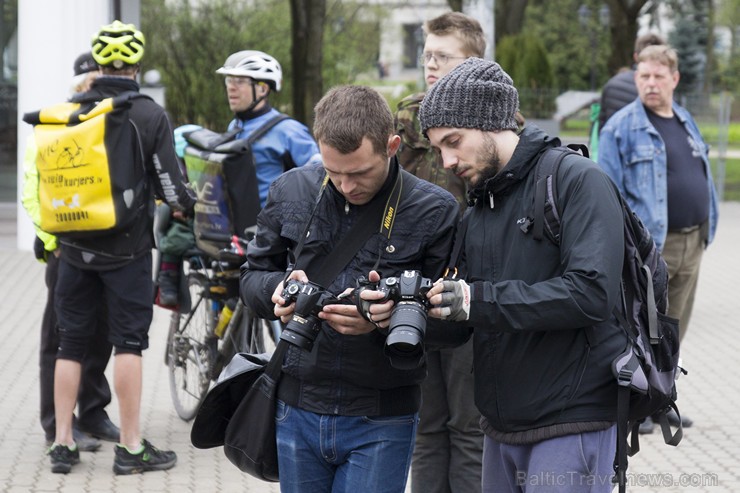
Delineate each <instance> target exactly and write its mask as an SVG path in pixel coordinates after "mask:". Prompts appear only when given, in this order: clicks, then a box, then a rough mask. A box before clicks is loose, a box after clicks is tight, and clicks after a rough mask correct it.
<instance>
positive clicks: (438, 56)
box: [419, 53, 468, 65]
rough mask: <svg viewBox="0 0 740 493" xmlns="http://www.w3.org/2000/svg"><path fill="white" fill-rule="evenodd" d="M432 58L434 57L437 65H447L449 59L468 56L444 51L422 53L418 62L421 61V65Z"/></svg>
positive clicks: (459, 58) (460, 58)
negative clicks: (454, 54) (447, 53)
mask: <svg viewBox="0 0 740 493" xmlns="http://www.w3.org/2000/svg"><path fill="white" fill-rule="evenodd" d="M432 58H434V61H435V62H437V64H438V65H447V63H448V62H449V61H450V60H462V59H465V58H468V57H466V56H450V55H446V54H444V53H422V54H421V56H420V57H419V63H421V64H422V65H426V64H427V63H429V60H431V59H432Z"/></svg>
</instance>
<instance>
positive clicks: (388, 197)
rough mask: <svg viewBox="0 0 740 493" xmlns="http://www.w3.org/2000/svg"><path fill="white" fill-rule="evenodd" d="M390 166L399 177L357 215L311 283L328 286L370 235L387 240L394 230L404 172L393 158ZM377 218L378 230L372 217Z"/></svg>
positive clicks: (298, 248) (296, 254) (298, 251)
mask: <svg viewBox="0 0 740 493" xmlns="http://www.w3.org/2000/svg"><path fill="white" fill-rule="evenodd" d="M392 165H395V166H396V169H397V171H398V174H397V175H396V179H395V181H394V183H393V186H392V187H391V188H389V189H388V190H386V192H385V193H384V194H383V195H382V196H376V197H375V198H374V199H373V200H372V201H370V203H369V204H368V207H367V208H366V209H365V210H364V211H363V212H362V214H360V216H359V217H358V218H357V220H356V222H355V224H354V225H353V226H352V227H351V228H350V229H349V231H347V233H345V235H344V236H343V237H342V239H341V240H340V241H339V243H337V244H336V245H335V246H334V248H333V249H332V251H331V253H330V254H329V255H327V256H326V257H325V258H324V261H323V262H322V263H321V265H320V266H319V268H318V269H316V274H315V275H313V276H312V278H311V281H312V282H314V283H316V284H318V285H320V286H328V285H329V284H331V282H332V281H333V280H334V279H335V278H336V276H337V275H338V274H339V272H341V270H342V269H343V268H344V267H345V266H346V265H347V264H348V263H349V261H350V260H352V258H353V257H354V256H355V255H356V254H357V252H358V251H359V249H360V248H361V247H362V245H363V244H364V243H365V242H366V241H367V240H368V238H370V236H371V235H372V234H373V233H375V232H379V233H380V234H382V235H383V236H385V237H387V238H388V239H390V236H391V231H392V230H393V223H394V222H395V220H396V214H397V212H398V205H399V203H400V202H401V194H402V192H403V173H402V172H401V169H400V166H398V164H397V161H396V160H395V158H394V161H393V163H392ZM322 193H323V190H322V191H320V192H319V196H318V197H317V201H316V205H315V206H314V211H313V212H312V213H311V217H310V219H309V222H308V224H306V228H305V230H304V231H303V234H302V235H301V239H300V241H299V243H298V245H297V246H296V248H295V252H294V258H295V259H296V262H297V259H299V258H300V255H301V250H302V249H303V244H304V242H305V239H306V237H307V236H308V230H309V228H310V226H311V222H312V220H313V217H314V215H315V212H316V209H317V207H318V203H319V201H320V200H321V195H322ZM378 217H380V227H378V223H377V222H376V221H375V220H373V218H378ZM382 253H383V246H382V245H381V246H380V247H379V251H378V258H377V260H376V261H375V265H374V266H373V270H375V269H377V268H378V265H379V264H380V258H381V257H382ZM294 268H295V265H294V264H291V268H290V269H289V270H288V273H287V274H286V276H285V280H286V281H287V278H288V276H289V275H290V272H291V271H292V270H293V269H294Z"/></svg>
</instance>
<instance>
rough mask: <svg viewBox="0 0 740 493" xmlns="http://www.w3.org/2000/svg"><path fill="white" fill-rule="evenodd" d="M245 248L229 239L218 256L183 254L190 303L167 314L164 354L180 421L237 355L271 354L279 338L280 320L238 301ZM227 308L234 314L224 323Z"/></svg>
mask: <svg viewBox="0 0 740 493" xmlns="http://www.w3.org/2000/svg"><path fill="white" fill-rule="evenodd" d="M209 239H210V238H209ZM244 247H246V240H244V239H241V238H238V237H233V238H231V248H230V249H226V250H221V251H220V252H219V253H218V255H217V256H216V257H212V256H209V255H208V254H206V253H205V252H203V251H202V250H198V249H195V250H191V251H189V252H187V253H186V255H185V258H184V261H183V263H184V264H185V266H186V267H187V272H186V274H185V275H186V276H187V282H188V294H189V300H184V301H183V303H184V304H185V306H183V307H181V309H180V310H179V311H176V312H173V314H172V316H171V319H170V328H169V333H168V337H167V349H166V354H165V363H166V364H167V366H168V368H169V380H170V394H171V397H172V402H173V404H174V406H175V410H176V411H177V415H178V416H179V417H180V418H181V419H183V420H184V421H189V420H191V419H193V418H194V417H195V414H196V413H197V411H198V407H199V406H200V403H201V402H202V401H203V399H204V398H205V396H206V393H207V392H208V389H209V388H210V385H211V382H212V381H215V380H216V379H217V378H218V376H219V374H220V373H221V370H222V368H223V367H224V366H225V365H226V364H227V363H228V362H229V361H231V358H232V357H233V356H234V355H235V354H236V353H237V352H249V353H264V352H267V351H268V350H274V347H275V345H276V341H278V340H279V338H280V332H281V330H282V325H281V324H280V322H279V321H277V320H265V319H262V318H259V317H257V316H256V315H255V314H254V313H253V312H252V311H251V310H250V309H249V308H248V307H246V306H245V305H244V303H243V302H242V301H241V298H240V297H239V266H240V265H241V264H243V263H244V260H245V256H244ZM227 307H228V309H229V310H231V311H232V315H231V317H230V319H229V320H228V323H224V317H226V318H228V311H227V310H226V308H227ZM219 321H221V322H222V323H221V324H219Z"/></svg>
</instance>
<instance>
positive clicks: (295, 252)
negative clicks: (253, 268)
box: [283, 173, 329, 284]
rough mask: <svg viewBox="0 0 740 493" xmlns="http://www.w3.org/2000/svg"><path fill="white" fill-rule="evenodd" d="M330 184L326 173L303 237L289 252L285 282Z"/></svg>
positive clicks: (299, 254) (293, 267)
mask: <svg viewBox="0 0 740 493" xmlns="http://www.w3.org/2000/svg"><path fill="white" fill-rule="evenodd" d="M328 184H329V175H327V174H326V173H324V179H323V180H322V181H321V188H319V193H317V194H316V201H315V202H314V204H313V209H312V210H311V215H310V216H309V218H308V222H306V227H305V228H303V234H301V238H300V239H299V240H298V244H297V245H296V247H295V249H294V250H293V251H292V252H288V257H289V260H288V268H287V269H286V271H285V277H284V278H283V284H285V283H287V282H288V277H289V276H290V273H291V272H293V270H295V264H296V262H297V260H298V257H300V256H301V251H302V250H303V244H304V243H305V242H306V238H307V237H308V230H309V228H310V227H311V223H312V222H313V218H314V216H315V215H316V211H317V210H318V208H319V203H320V202H321V197H323V196H324V190H326V185H328Z"/></svg>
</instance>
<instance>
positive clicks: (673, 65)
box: [637, 45, 678, 73]
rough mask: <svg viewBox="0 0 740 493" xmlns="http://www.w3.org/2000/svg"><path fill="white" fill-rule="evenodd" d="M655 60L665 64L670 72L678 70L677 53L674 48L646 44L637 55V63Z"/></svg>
mask: <svg viewBox="0 0 740 493" xmlns="http://www.w3.org/2000/svg"><path fill="white" fill-rule="evenodd" d="M647 61H650V62H656V63H660V64H661V65H665V66H667V67H668V68H669V69H670V70H671V73H673V72H675V71H677V70H678V55H677V54H676V50H674V49H673V48H671V47H670V46H666V45H653V46H648V47H647V48H645V49H644V50H642V51H641V52H640V54H639V55H637V63H640V62H647Z"/></svg>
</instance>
